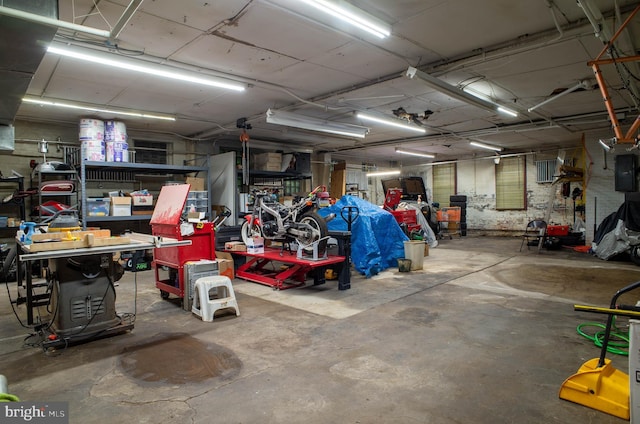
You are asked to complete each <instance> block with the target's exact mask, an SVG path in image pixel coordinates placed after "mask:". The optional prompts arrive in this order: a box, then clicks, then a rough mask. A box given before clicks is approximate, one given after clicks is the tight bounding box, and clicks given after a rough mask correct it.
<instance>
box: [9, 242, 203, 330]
mask: <svg viewBox="0 0 640 424" xmlns="http://www.w3.org/2000/svg"><path fill="white" fill-rule="evenodd" d="M123 240H127V241H128V243H126V244H113V245H108V246H96V247H84V248H78V249H60V250H48V251H39V252H35V253H29V245H25V244H24V243H22V242H20V241H17V244H18V249H19V251H20V252H21V254H19V255H18V260H19V261H20V262H21V263H22V262H24V263H25V264H26V269H27V270H30V269H31V263H32V262H33V261H39V260H44V259H56V258H70V257H76V256H87V255H100V254H109V253H111V254H113V253H115V252H120V251H138V250H147V249H153V248H162V247H176V246H186V245H189V244H191V241H189V240H175V239H171V238H166V237H156V236H150V235H147V234H138V233H132V234H127V236H126V237H125V238H123ZM17 268H18V278H17V280H18V284H21V283H22V281H23V279H24V280H25V281H26V295H25V297H26V305H27V325H33V324H34V321H33V308H34V306H35V305H34V294H33V276H32V275H31V272H26V275H25V276H23V275H22V266H18V267H17ZM135 278H136V274H135V273H134V279H135ZM131 327H133V325H132V326H131Z"/></svg>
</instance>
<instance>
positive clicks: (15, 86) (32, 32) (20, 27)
mask: <svg viewBox="0 0 640 424" xmlns="http://www.w3.org/2000/svg"><path fill="white" fill-rule="evenodd" d="M0 6H2V7H6V8H11V9H18V10H22V11H24V12H29V13H33V14H37V15H42V16H46V17H48V18H53V19H57V17H58V2H57V0H38V1H29V2H25V1H22V0H0ZM56 31H57V28H55V27H53V26H48V25H44V24H38V23H34V22H29V21H26V20H23V19H19V18H15V17H11V16H5V15H0V38H1V39H2V40H5V42H4V43H2V47H1V48H0V92H1V93H2V94H3V101H2V102H1V103H0V150H13V127H12V126H11V125H12V124H13V121H14V119H15V116H16V113H17V111H18V108H19V107H20V103H21V101H22V97H23V96H24V94H25V93H26V92H27V88H28V87H29V84H30V83H31V79H32V78H33V76H34V74H35V72H36V70H37V69H38V66H39V65H40V62H41V61H42V58H43V57H44V55H45V53H46V51H47V46H48V45H49V43H51V41H52V40H53V37H54V36H55V34H56ZM9 138H10V140H9Z"/></svg>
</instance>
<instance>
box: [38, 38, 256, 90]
mask: <svg viewBox="0 0 640 424" xmlns="http://www.w3.org/2000/svg"><path fill="white" fill-rule="evenodd" d="M47 52H48V53H53V54H57V55H60V56H65V57H70V58H73V59H79V60H84V61H85V62H91V63H97V64H99V65H104V66H111V67H113V68H119V69H124V70H127V71H134V72H140V73H143V74H148V75H155V76H158V77H163V78H170V79H174V80H178V81H186V82H191V83H194V84H202V85H207V86H210V87H217V88H225V89H228V90H234V91H244V85H242V84H239V83H235V82H232V81H231V80H225V79H223V78H215V77H209V76H207V75H205V74H202V73H199V72H192V71H186V70H181V69H177V68H172V67H169V66H166V65H160V64H152V63H147V62H143V61H141V60H139V59H133V58H130V57H124V56H117V55H114V54H112V53H107V52H100V51H96V50H91V49H86V48H82V47H78V46H65V45H62V44H60V45H56V44H55V43H52V44H51V45H50V46H49V47H48V48H47Z"/></svg>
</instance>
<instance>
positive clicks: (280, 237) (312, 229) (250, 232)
mask: <svg viewBox="0 0 640 424" xmlns="http://www.w3.org/2000/svg"><path fill="white" fill-rule="evenodd" d="M325 191H326V188H325V187H324V186H318V187H316V188H315V189H314V190H313V191H312V192H311V193H309V194H308V195H307V196H306V197H303V198H301V199H300V200H298V201H296V202H294V203H293V205H291V206H284V205H283V204H281V203H279V202H278V201H277V200H276V199H274V198H273V196H272V195H271V194H270V193H268V192H266V191H261V190H258V191H254V193H253V196H254V204H253V212H252V213H251V214H248V215H246V216H245V217H244V219H245V222H244V223H243V224H242V229H241V235H242V241H244V243H245V244H246V243H247V241H248V240H249V239H250V238H252V237H263V238H264V239H266V240H274V241H281V242H285V243H286V242H292V241H295V242H297V243H298V245H299V246H300V247H301V248H302V249H303V250H304V252H305V253H307V254H312V253H313V251H314V244H317V255H318V256H320V255H324V253H325V251H326V249H327V240H328V238H329V235H328V234H329V230H328V229H327V222H328V221H330V220H331V219H332V218H333V217H335V214H331V215H330V216H328V217H327V218H323V217H321V216H320V215H318V213H317V212H316V208H317V205H318V201H319V197H318V195H319V193H322V192H325Z"/></svg>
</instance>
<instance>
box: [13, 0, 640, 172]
mask: <svg viewBox="0 0 640 424" xmlns="http://www.w3.org/2000/svg"><path fill="white" fill-rule="evenodd" d="M130 3H131V5H132V7H131V8H130V9H129V10H131V11H133V13H132V15H131V18H130V19H129V20H128V21H126V20H122V19H121V17H122V16H123V13H125V10H127V7H128V6H129V5H130ZM350 3H351V4H352V5H354V6H357V7H358V8H360V9H363V10H366V11H367V12H368V13H369V14H371V15H374V16H375V17H377V18H379V19H381V20H382V21H384V22H387V23H388V24H390V26H391V28H392V29H391V35H390V36H389V37H387V38H385V39H379V38H377V37H374V36H372V35H369V34H368V33H366V32H363V31H361V30H359V29H357V28H355V27H350V26H348V25H346V24H344V23H341V21H339V20H337V19H335V18H332V17H330V16H329V15H325V14H323V13H322V12H320V11H318V10H317V9H315V8H313V7H311V6H309V5H308V4H306V3H305V2H304V1H301V0H297V1H296V0H244V1H241V0H209V1H203V0H189V1H180V2H177V1H174V0H145V1H140V0H137V1H133V2H129V1H127V0H102V1H100V0H93V1H92V0H74V1H70V0H60V1H59V19H60V20H62V21H66V22H72V23H75V24H79V25H83V26H87V27H93V28H98V29H103V30H108V31H111V30H112V29H113V27H114V26H116V27H117V25H118V24H119V23H125V22H126V24H125V25H124V26H123V28H122V30H121V31H120V32H119V34H118V35H117V37H116V38H115V39H108V38H106V37H101V36H92V35H88V34H85V33H81V32H72V31H70V30H67V29H63V28H60V29H58V31H57V35H56V37H55V39H54V43H56V45H64V44H69V45H77V46H83V47H85V48H89V49H94V50H99V51H104V52H110V53H111V54H113V55H120V56H127V57H128V58H130V59H135V60H141V61H147V62H149V63H152V64H158V65H155V66H160V64H162V65H170V66H173V67H176V68H182V69H189V70H195V71H197V72H199V73H201V74H203V75H211V76H222V77H225V78H227V79H229V80H231V81H236V82H239V83H242V84H243V85H244V86H245V87H246V90H245V91H243V92H235V91H228V90H224V89H219V88H213V87H208V86H202V85H194V84H190V83H186V82H180V81H173V80H167V79H163V78H160V77H153V76H148V75H145V76H143V75H141V74H139V73H135V72H132V71H129V70H122V69H114V68H109V67H107V66H103V65H101V64H92V63H87V62H83V61H80V60H78V59H72V58H68V57H61V56H59V55H55V54H52V53H47V54H46V55H45V57H44V59H43V60H42V62H41V64H40V66H39V68H38V69H37V72H36V73H35V76H34V77H33V80H32V81H31V84H30V85H29V87H28V89H27V94H28V95H29V96H32V97H36V98H43V99H48V100H57V101H73V102H82V103H84V104H91V105H97V106H108V107H109V108H112V109H119V108H123V109H127V110H138V111H144V112H147V113H156V114H168V115H172V116H175V117H176V121H175V122H165V121H151V120H144V119H130V118H122V117H115V116H114V115H110V114H104V113H93V114H92V113H89V112H83V111H78V110H71V109H61V108H54V107H48V106H38V105H33V104H27V103H23V104H22V105H21V106H20V108H19V110H18V112H17V115H16V119H22V120H30V121H37V122H56V123H59V122H68V123H70V124H74V123H76V124H77V122H78V120H79V119H80V118H81V117H87V116H94V117H98V118H102V119H113V118H116V119H120V120H123V121H125V122H126V123H127V128H128V131H129V133H130V135H136V134H138V135H142V134H145V133H146V134H147V138H149V134H158V133H170V134H178V135H180V136H183V137H187V138H189V139H196V140H200V141H199V142H201V143H217V144H218V145H225V144H230V145H233V144H234V143H236V144H237V143H239V141H238V136H239V134H240V132H241V129H239V128H237V126H236V122H237V120H238V119H239V118H247V123H249V124H250V125H251V127H252V129H250V130H249V131H248V133H249V135H250V137H251V140H252V142H253V143H255V146H256V147H258V146H259V145H260V143H261V142H269V143H273V146H274V147H276V146H278V147H279V148H281V149H284V150H296V149H307V150H314V151H317V152H327V153H331V157H332V159H334V160H341V159H346V160H348V161H350V162H366V163H376V164H378V166H379V167H385V166H390V165H398V164H399V165H403V166H409V165H414V164H418V163H425V162H431V161H434V160H435V161H444V160H453V159H462V158H469V157H474V156H486V155H487V154H489V155H491V154H492V153H491V152H488V151H487V150H482V149H478V148H477V147H474V146H471V145H470V144H469V142H470V141H471V140H476V141H482V142H485V143H487V144H491V145H494V146H499V147H502V148H503V149H504V150H503V151H502V153H507V154H508V153H517V152H524V151H542V150H553V149H557V148H560V147H572V146H576V145H579V144H580V140H581V138H582V135H583V134H585V135H586V137H589V135H590V134H594V132H595V131H599V132H600V133H602V131H603V130H604V132H605V133H606V131H607V129H608V128H610V126H611V125H610V122H609V120H608V116H607V113H606V109H605V104H604V102H603V101H602V95H601V94H600V91H599V90H598V89H597V84H596V82H595V79H594V77H593V73H592V71H591V68H590V67H589V66H587V62H588V61H590V60H593V59H594V58H595V57H596V56H597V55H598V54H599V53H600V51H601V50H602V48H603V42H602V41H601V39H599V38H598V36H597V35H596V33H595V31H594V25H595V26H596V27H598V28H599V29H600V31H599V32H598V35H600V36H601V37H607V36H610V34H613V33H614V32H615V31H616V29H617V28H618V27H619V26H620V25H621V23H622V22H623V21H624V19H626V17H627V16H628V15H629V14H630V13H631V12H632V11H633V9H634V8H635V7H636V6H637V1H634V0H617V1H613V2H612V1H611V0H601V1H600V0H578V1H577V2H576V0H494V1H482V0H396V1H387V0H351V1H350ZM135 6H139V7H138V8H137V9H135ZM639 21H640V14H639V15H638V16H636V17H635V18H634V19H632V21H631V24H630V25H629V26H628V27H627V30H625V32H624V33H623V34H622V36H621V37H620V38H619V41H618V42H617V43H616V47H617V49H618V50H619V51H620V54H621V55H624V56H630V55H636V54H637V51H638V50H637V49H638V47H639V44H640V35H639V34H640V25H639V24H638V22H639ZM409 67H416V68H418V69H419V70H421V71H423V72H426V73H427V74H429V75H431V76H434V77H437V78H439V79H441V80H442V81H444V82H446V83H448V84H450V85H451V86H452V87H454V88H456V89H462V88H464V89H465V90H470V91H473V92H475V93H481V94H484V95H486V96H488V97H490V98H491V99H492V101H494V102H497V103H499V104H501V105H503V106H507V107H508V108H510V109H513V110H516V111H517V112H518V117H511V116H508V115H504V114H501V113H497V112H491V111H487V110H485V109H482V108H479V107H477V106H474V105H470V104H467V103H465V102H462V101H460V100H457V99H455V98H453V97H451V96H450V95H448V94H446V93H442V92H439V91H435V90H434V89H433V88H431V87H429V86H427V85H426V84H424V83H423V82H422V81H421V80H419V79H418V78H413V79H411V78H408V77H407V76H405V73H406V71H407V69H408V68H409ZM627 68H628V70H629V71H631V72H632V73H634V75H635V77H639V76H640V73H639V72H638V67H637V64H636V63H628V64H627ZM618 70H619V67H618ZM618 70H617V69H616V67H614V66H608V67H604V68H603V72H604V77H605V80H606V82H607V86H608V88H609V90H610V94H611V96H612V101H613V104H614V107H615V109H616V111H618V112H619V113H620V115H619V116H621V117H622V116H624V117H626V120H623V121H622V123H623V125H624V126H627V127H628V126H629V125H630V123H631V122H632V120H633V119H634V118H635V116H637V112H638V109H637V106H638V104H637V100H634V95H633V94H634V93H633V92H634V90H635V94H636V95H637V93H638V88H637V84H636V82H635V81H634V79H633V77H627V78H625V79H627V80H630V81H631V82H630V83H629V84H628V85H627V86H626V87H625V85H624V83H623V82H622V81H621V78H620V75H619V73H618ZM620 72H625V71H624V70H622V71H620ZM581 81H582V82H583V86H581V88H580V89H578V90H576V91H573V92H571V93H569V94H566V95H563V96H561V97H559V98H558V99H555V100H553V101H550V102H549V103H547V104H544V105H542V106H539V107H537V108H536V109H535V110H534V111H532V112H529V111H528V109H530V108H532V107H534V106H536V105H538V104H540V103H541V102H543V101H545V100H547V99H549V98H551V97H552V96H554V95H557V94H558V93H561V92H562V91H563V90H566V89H568V88H572V87H574V86H576V85H577V84H578V83H580V82H581ZM635 99H637V97H635ZM399 108H402V109H404V110H405V111H406V112H408V113H412V114H417V115H423V114H424V112H425V111H431V112H433V113H431V114H429V116H428V119H426V120H422V119H420V118H419V119H418V121H419V122H420V124H422V125H423V126H424V127H425V128H426V130H427V132H426V134H421V135H415V134H416V133H412V132H407V131H405V130H403V129H397V128H392V127H387V126H383V125H380V124H374V123H371V122H366V121H363V120H361V119H359V118H358V117H357V116H356V112H367V113H369V114H372V115H376V116H378V117H386V118H389V119H396V120H399V118H397V117H396V116H395V115H394V113H393V112H392V111H393V110H397V109H399ZM268 109H272V110H284V111H289V112H295V113H297V114H300V115H304V116H306V117H311V118H316V119H321V120H326V121H334V122H340V123H345V124H354V125H360V126H366V127H368V128H369V133H368V134H367V135H366V137H365V138H364V139H356V138H349V137H340V136H334V135H330V134H324V133H320V132H316V131H308V130H301V129H295V128H292V127H287V126H281V125H275V124H271V123H267V122H266V119H265V117H266V114H265V113H266V111H267V110H268ZM414 125H415V124H414ZM611 135H613V133H611ZM398 147H401V148H404V149H410V150H414V151H419V152H424V153H430V154H434V155H435V156H436V157H435V159H424V158H417V157H411V156H405V155H399V154H397V153H396V152H395V149H396V148H398Z"/></svg>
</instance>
